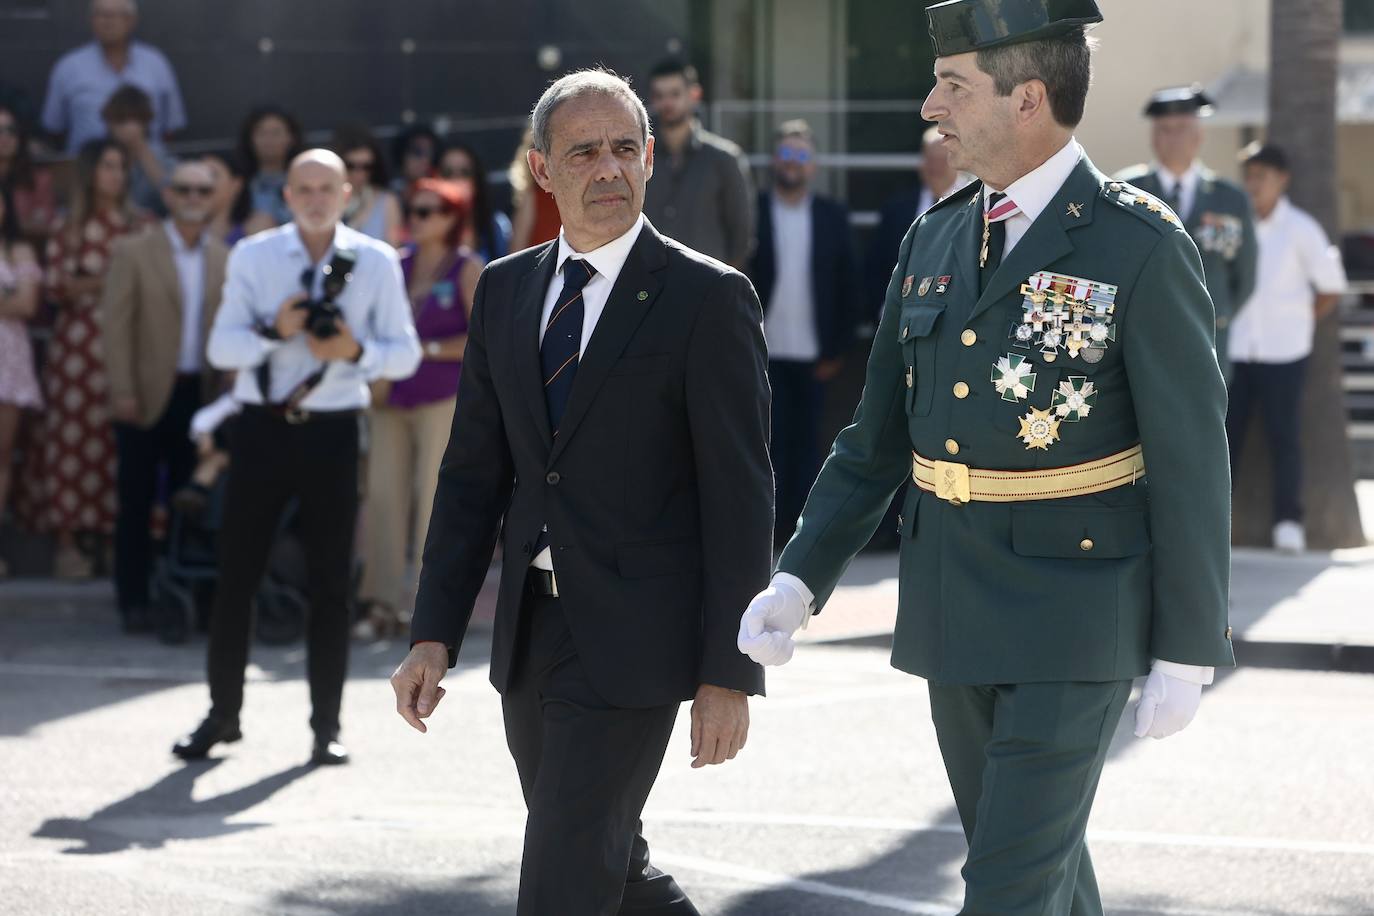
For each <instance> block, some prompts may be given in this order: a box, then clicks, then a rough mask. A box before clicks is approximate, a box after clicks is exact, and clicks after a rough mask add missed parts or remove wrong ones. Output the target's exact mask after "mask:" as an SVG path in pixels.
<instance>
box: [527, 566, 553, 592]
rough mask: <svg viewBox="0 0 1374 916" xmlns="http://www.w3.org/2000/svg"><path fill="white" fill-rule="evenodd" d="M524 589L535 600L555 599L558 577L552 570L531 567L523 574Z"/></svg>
mask: <svg viewBox="0 0 1374 916" xmlns="http://www.w3.org/2000/svg"><path fill="white" fill-rule="evenodd" d="M525 589H526V591H528V592H529V593H530V594H531V595H534V596H535V597H536V598H557V597H558V577H557V576H556V575H554V573H553V571H552V570H549V569H538V568H536V567H534V566H531V567H530V568H529V571H528V572H526V573H525Z"/></svg>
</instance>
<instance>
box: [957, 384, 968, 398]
mask: <svg viewBox="0 0 1374 916" xmlns="http://www.w3.org/2000/svg"><path fill="white" fill-rule="evenodd" d="M954 396H955V397H956V398H958V399H959V400H961V401H962V400H963V399H964V398H966V397H968V382H956V383H955V385H954Z"/></svg>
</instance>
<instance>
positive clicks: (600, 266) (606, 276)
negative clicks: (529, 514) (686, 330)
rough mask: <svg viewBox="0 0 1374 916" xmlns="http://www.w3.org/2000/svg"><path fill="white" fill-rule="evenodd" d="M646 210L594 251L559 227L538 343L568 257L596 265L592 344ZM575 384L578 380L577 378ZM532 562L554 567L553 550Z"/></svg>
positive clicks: (589, 329) (588, 327)
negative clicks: (572, 240)
mask: <svg viewBox="0 0 1374 916" xmlns="http://www.w3.org/2000/svg"><path fill="white" fill-rule="evenodd" d="M645 222H646V220H645V219H644V214H643V213H641V214H639V219H637V220H635V224H634V225H633V226H631V227H630V230H629V231H628V232H626V233H625V234H624V235H622V236H620V237H619V238H615V239H612V240H611V241H609V242H607V243H606V244H604V245H602V246H601V247H600V248H597V249H595V250H594V251H577V250H575V249H574V248H573V247H572V246H571V245H569V244H568V239H567V237H566V236H565V235H564V234H563V230H561V229H560V230H559V231H558V261H557V263H556V264H554V270H553V280H552V281H550V283H549V288H548V290H547V291H546V292H545V293H544V310H543V312H542V313H540V316H539V343H540V345H541V346H542V345H543V343H544V331H545V330H546V329H547V328H548V324H549V317H550V316H551V315H553V309H554V306H556V305H557V304H558V294H559V293H561V292H562V291H563V265H564V264H565V263H567V260H568V259H569V258H574V259H577V260H585V261H586V262H587V263H588V264H590V265H592V267H594V268H596V274H595V275H594V276H593V277H592V278H591V279H590V280H588V281H587V285H586V286H584V287H582V350H581V352H583V353H586V352H587V348H588V347H589V346H591V344H592V340H593V338H592V334H593V332H595V331H596V323H597V322H598V321H600V320H601V313H602V312H604V311H606V300H607V299H609V298H610V297H611V289H612V287H614V286H615V281H616V278H617V277H619V276H620V271H621V269H622V268H623V267H624V266H625V260H626V259H627V258H629V256H630V249H631V248H633V247H634V246H635V242H637V241H638V240H639V233H640V232H642V231H643V230H644V224H645ZM574 384H576V382H574ZM530 565H531V566H533V567H534V568H535V569H545V570H552V569H553V553H552V552H551V551H550V550H549V548H547V547H545V548H544V549H543V550H541V551H539V555H538V556H536V557H535V558H534V559H533V560H532V561H531V562H530Z"/></svg>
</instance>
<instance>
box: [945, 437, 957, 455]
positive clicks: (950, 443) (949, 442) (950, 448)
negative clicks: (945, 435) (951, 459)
mask: <svg viewBox="0 0 1374 916" xmlns="http://www.w3.org/2000/svg"><path fill="white" fill-rule="evenodd" d="M945 451H947V452H949V453H950V454H951V455H957V454H959V443H958V442H955V441H954V440H953V439H946V440H945Z"/></svg>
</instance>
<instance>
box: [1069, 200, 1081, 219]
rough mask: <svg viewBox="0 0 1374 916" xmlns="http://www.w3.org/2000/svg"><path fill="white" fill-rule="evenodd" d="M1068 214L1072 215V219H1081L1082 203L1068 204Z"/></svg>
mask: <svg viewBox="0 0 1374 916" xmlns="http://www.w3.org/2000/svg"><path fill="white" fill-rule="evenodd" d="M1068 215H1069V216H1072V217H1073V218H1074V219H1082V218H1083V205H1082V204H1069V212H1068Z"/></svg>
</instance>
